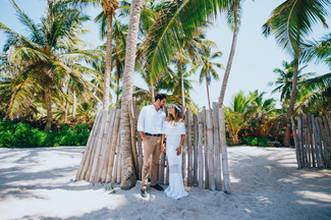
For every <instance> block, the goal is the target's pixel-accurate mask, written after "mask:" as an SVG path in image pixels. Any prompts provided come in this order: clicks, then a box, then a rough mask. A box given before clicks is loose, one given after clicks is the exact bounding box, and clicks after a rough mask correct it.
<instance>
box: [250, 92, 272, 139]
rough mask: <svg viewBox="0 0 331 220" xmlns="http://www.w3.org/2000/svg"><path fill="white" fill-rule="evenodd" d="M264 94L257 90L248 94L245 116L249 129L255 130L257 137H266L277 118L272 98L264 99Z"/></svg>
mask: <svg viewBox="0 0 331 220" xmlns="http://www.w3.org/2000/svg"><path fill="white" fill-rule="evenodd" d="M265 94H266V93H265V92H259V91H258V90H255V91H252V92H249V94H248V100H250V103H249V106H248V110H247V115H249V118H248V119H247V120H249V122H250V126H249V127H250V129H251V130H256V131H257V134H256V135H258V136H262V137H264V136H266V135H267V134H268V133H269V131H270V129H271V127H272V124H273V122H274V121H275V120H276V119H277V118H278V112H277V109H276V108H275V100H274V99H272V98H268V99H265V98H264V95H265Z"/></svg>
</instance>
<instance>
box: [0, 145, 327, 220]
mask: <svg viewBox="0 0 331 220" xmlns="http://www.w3.org/2000/svg"><path fill="white" fill-rule="evenodd" d="M82 151H83V148H81V147H58V148H32V149H0V219H1V220H7V219H49V220H51V219H93V220H98V219H223V220H224V219H225V220H226V219H235V220H238V219H282V220H285V219H291V220H293V219H300V220H304V219H307V220H308V219H331V171H330V170H298V169H297V168H296V161H295V152H294V149H289V148H257V147H245V146H242V147H232V148H229V159H230V169H231V170H230V171H231V182H232V185H231V186H232V194H231V195H227V194H224V193H223V192H217V191H209V190H202V189H198V188H188V191H189V193H190V195H189V196H188V197H186V198H183V199H180V200H171V199H168V198H167V197H166V196H165V195H164V194H163V193H162V192H157V191H155V190H151V193H150V195H149V196H148V197H147V198H146V199H142V198H141V197H140V196H139V183H138V184H137V185H136V187H135V188H133V189H131V190H130V191H122V190H119V189H118V190H116V191H115V192H114V193H109V191H105V189H104V186H102V185H100V184H95V185H92V184H90V183H87V182H74V177H75V173H76V171H77V169H78V166H79V163H80V160H81V157H82Z"/></svg>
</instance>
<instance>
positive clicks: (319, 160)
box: [313, 118, 324, 168]
mask: <svg viewBox="0 0 331 220" xmlns="http://www.w3.org/2000/svg"><path fill="white" fill-rule="evenodd" d="M317 127H318V126H317V118H313V131H314V138H315V144H316V145H315V150H316V160H317V167H318V168H322V167H324V164H323V160H322V141H321V136H320V134H319V130H318V128H317Z"/></svg>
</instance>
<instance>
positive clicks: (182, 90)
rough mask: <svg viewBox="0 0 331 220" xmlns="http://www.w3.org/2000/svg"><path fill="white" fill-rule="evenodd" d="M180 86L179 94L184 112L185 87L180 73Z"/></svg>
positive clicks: (182, 75)
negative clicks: (180, 94)
mask: <svg viewBox="0 0 331 220" xmlns="http://www.w3.org/2000/svg"><path fill="white" fill-rule="evenodd" d="M180 85H181V93H182V105H183V108H184V111H185V85H184V74H183V72H181V74H180Z"/></svg>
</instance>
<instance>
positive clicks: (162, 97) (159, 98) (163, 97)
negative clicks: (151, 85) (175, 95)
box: [155, 93, 167, 101]
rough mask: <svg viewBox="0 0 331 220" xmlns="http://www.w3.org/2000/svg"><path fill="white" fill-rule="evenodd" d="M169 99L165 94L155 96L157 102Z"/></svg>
mask: <svg viewBox="0 0 331 220" xmlns="http://www.w3.org/2000/svg"><path fill="white" fill-rule="evenodd" d="M166 98H167V95H166V94H163V93H159V94H157V95H156V96H155V101H157V100H160V101H161V100H163V99H166Z"/></svg>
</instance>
